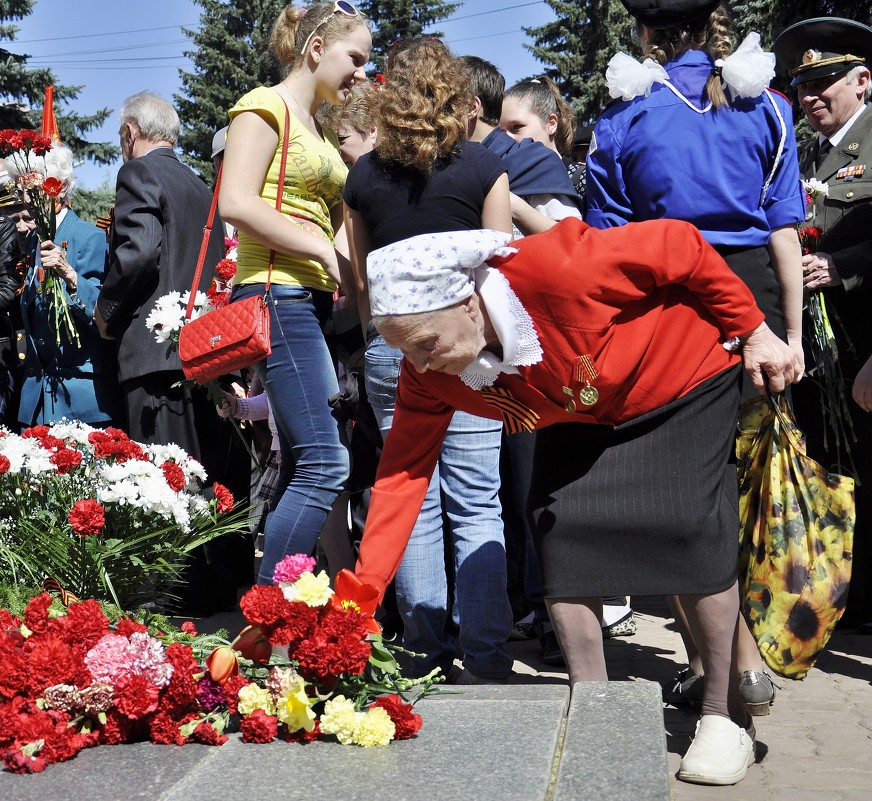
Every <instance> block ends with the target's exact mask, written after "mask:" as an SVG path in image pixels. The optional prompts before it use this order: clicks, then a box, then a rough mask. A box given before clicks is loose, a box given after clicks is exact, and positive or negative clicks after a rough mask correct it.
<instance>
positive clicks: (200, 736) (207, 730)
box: [193, 720, 227, 745]
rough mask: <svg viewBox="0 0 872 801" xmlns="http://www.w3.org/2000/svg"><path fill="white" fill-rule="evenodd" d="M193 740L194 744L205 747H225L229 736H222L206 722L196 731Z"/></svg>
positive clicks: (200, 724) (198, 725)
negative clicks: (200, 744)
mask: <svg viewBox="0 0 872 801" xmlns="http://www.w3.org/2000/svg"><path fill="white" fill-rule="evenodd" d="M193 739H194V742H197V743H202V744H203V745H224V743H226V742H227V735H226V734H221V732H219V731H218V729H216V728H215V727H214V726H213V725H212V724H211V723H209V722H207V721H205V720H204V721H203V722H202V723H198V724H197V728H196V729H194V734H193Z"/></svg>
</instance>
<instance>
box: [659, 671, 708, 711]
mask: <svg viewBox="0 0 872 801" xmlns="http://www.w3.org/2000/svg"><path fill="white" fill-rule="evenodd" d="M704 690H705V676H703V675H702V674H701V673H694V672H693V671H692V670H691V669H690V668H685V669H684V670H682V671H681V673H679V674H678V675H677V676H676V677H675V678H674V679H672V680H670V681H668V682H667V683H666V684H664V685H663V700H664V701H665V702H666V703H667V704H672V706H685V705H688V706H692V707H693V708H694V709H699V708H700V707H701V706H702V696H703V692H704Z"/></svg>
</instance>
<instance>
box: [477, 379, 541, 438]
mask: <svg viewBox="0 0 872 801" xmlns="http://www.w3.org/2000/svg"><path fill="white" fill-rule="evenodd" d="M481 397H482V400H483V401H484V402H485V403H487V404H489V405H491V406H493V407H494V408H496V409H498V410H499V412H500V414H501V415H502V417H503V425H504V426H505V427H506V433H507V434H517V433H519V432H521V431H532V430H533V429H535V428H536V424H537V423H538V422H539V415H538V414H536V412H534V411H533V410H532V409H529V408H528V407H526V406H524V404H523V403H521V402H520V401H518V400H516V399H515V398H514V397H513V396H512V393H511V392H509V390H507V389H504V388H503V387H482V390H481Z"/></svg>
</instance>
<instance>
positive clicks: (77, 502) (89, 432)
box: [0, 420, 244, 609]
mask: <svg viewBox="0 0 872 801" xmlns="http://www.w3.org/2000/svg"><path fill="white" fill-rule="evenodd" d="M205 477H206V474H205V471H204V470H203V467H202V465H201V464H200V463H199V462H197V461H196V460H194V459H192V458H191V457H190V456H189V455H188V454H187V453H186V452H185V451H183V450H182V449H181V448H179V447H178V446H176V445H149V446H146V445H141V444H139V443H137V442H134V441H132V440H130V439H129V438H128V437H127V435H126V434H125V433H124V432H123V431H121V430H119V429H116V428H107V429H105V430H99V429H94V428H91V427H90V426H88V425H85V424H83V423H79V422H68V421H66V420H62V421H61V422H59V423H56V424H55V425H53V426H51V427H49V426H34V427H33V428H28V429H25V431H24V432H23V433H22V434H21V435H20V436H19V435H17V434H13V433H11V432H9V431H6V430H4V429H2V428H0V580H2V581H5V582H9V583H13V584H18V583H28V584H30V585H36V586H39V585H40V584H41V583H42V581H43V579H45V578H47V577H52V578H54V579H55V580H57V581H58V582H59V583H60V584H61V585H62V586H63V587H65V588H66V589H67V590H69V591H70V592H72V593H74V594H75V595H76V596H78V597H87V598H105V599H111V600H113V601H114V602H115V603H116V604H118V606H120V607H121V608H123V609H129V608H133V607H134V606H135V604H137V603H138V602H141V601H144V600H147V599H148V598H150V597H152V596H153V594H154V585H155V582H156V580H158V579H160V578H163V579H167V580H170V581H172V580H174V579H175V578H177V577H178V573H179V570H180V568H181V566H182V564H183V563H184V560H185V556H186V554H188V553H189V552H190V551H191V550H192V549H193V548H195V547H196V546H198V545H200V544H202V543H204V542H208V541H209V540H211V539H214V538H215V537H218V536H220V535H221V534H224V533H227V532H229V531H235V530H238V529H241V528H244V519H242V518H241V514H240V513H239V512H237V513H235V514H229V513H230V512H231V510H232V509H233V496H232V495H231V493H230V491H229V490H227V489H226V488H225V487H223V486H221V485H220V484H215V485H214V495H215V497H214V498H213V499H212V500H211V501H209V500H207V499H206V498H204V497H203V496H202V495H201V494H199V488H200V484H201V482H203V480H204V479H205Z"/></svg>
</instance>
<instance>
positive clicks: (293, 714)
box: [276, 676, 315, 731]
mask: <svg viewBox="0 0 872 801" xmlns="http://www.w3.org/2000/svg"><path fill="white" fill-rule="evenodd" d="M287 683H288V686H287V687H282V695H281V698H279V702H278V703H277V704H276V710H277V715H278V719H279V720H280V721H281V722H282V723H284V724H285V726H287V727H288V731H298V730H299V729H305V730H306V731H312V729H314V728H315V713H314V712H313V711H312V705H311V703H310V702H309V699H308V697H307V696H306V682H305V681H303V679H302V677H300V676H294V677H293V680H290V679H288V680H287Z"/></svg>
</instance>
